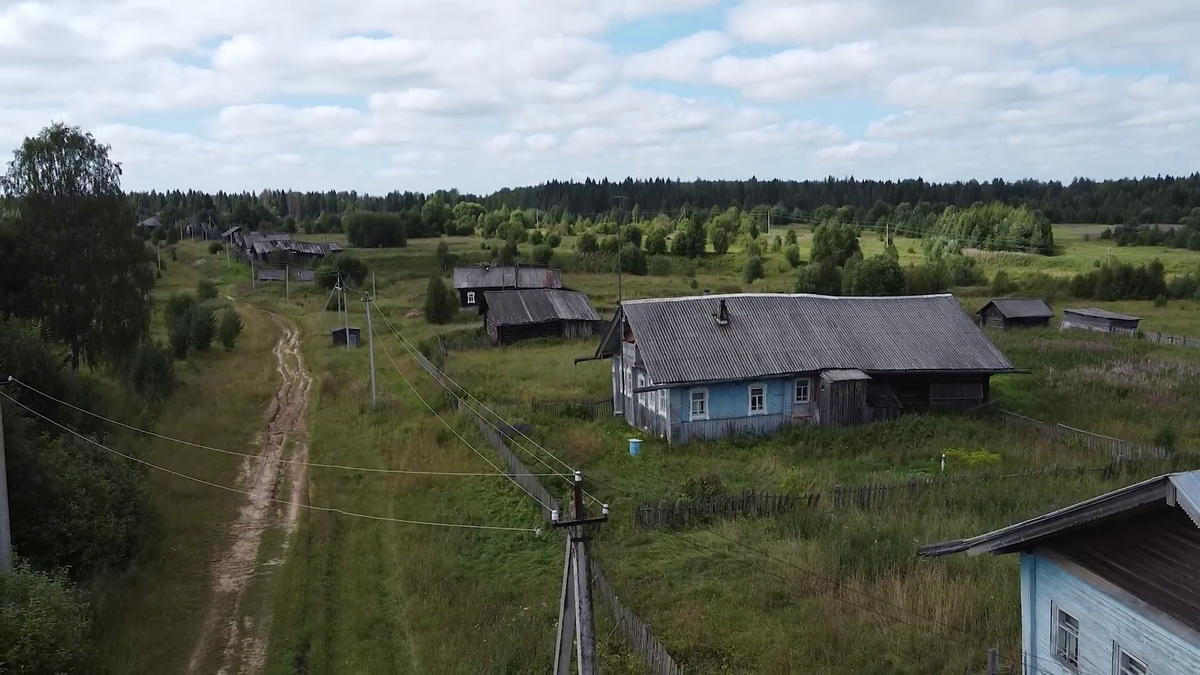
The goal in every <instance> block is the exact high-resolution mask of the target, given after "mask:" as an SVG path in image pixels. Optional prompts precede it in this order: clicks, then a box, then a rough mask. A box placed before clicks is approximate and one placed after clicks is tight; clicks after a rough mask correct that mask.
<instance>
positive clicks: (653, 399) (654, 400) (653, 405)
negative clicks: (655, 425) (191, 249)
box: [646, 382, 658, 413]
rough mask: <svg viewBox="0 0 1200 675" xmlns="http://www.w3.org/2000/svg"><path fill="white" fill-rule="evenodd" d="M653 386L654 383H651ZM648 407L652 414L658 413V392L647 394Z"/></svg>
mask: <svg viewBox="0 0 1200 675" xmlns="http://www.w3.org/2000/svg"><path fill="white" fill-rule="evenodd" d="M651 384H653V382H651ZM646 407H647V408H649V409H650V412H652V413H656V412H658V392H657V391H648V392H646Z"/></svg>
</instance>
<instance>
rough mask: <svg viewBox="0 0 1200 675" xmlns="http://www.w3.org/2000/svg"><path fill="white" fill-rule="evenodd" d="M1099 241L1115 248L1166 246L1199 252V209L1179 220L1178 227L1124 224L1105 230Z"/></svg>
mask: <svg viewBox="0 0 1200 675" xmlns="http://www.w3.org/2000/svg"><path fill="white" fill-rule="evenodd" d="M1100 239H1102V240H1111V241H1112V242H1113V243H1114V244H1116V245H1117V246H1167V247H1169V248H1186V249H1189V250H1192V251H1200V207H1197V208H1194V209H1192V211H1191V213H1189V214H1188V215H1187V216H1185V217H1184V218H1182V219H1180V220H1179V225H1178V227H1162V226H1160V225H1158V224H1144V223H1124V224H1122V225H1118V226H1117V227H1110V228H1106V229H1105V230H1104V231H1103V232H1101V233H1100Z"/></svg>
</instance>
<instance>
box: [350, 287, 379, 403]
mask: <svg viewBox="0 0 1200 675" xmlns="http://www.w3.org/2000/svg"><path fill="white" fill-rule="evenodd" d="M372 302H375V297H374V296H371V297H370V298H368V299H366V300H363V306H364V307H366V308H367V352H368V354H369V356H370V360H371V410H374V409H375V331H374V330H373V329H372V328H371V303H372ZM346 339H349V336H347V338H346Z"/></svg>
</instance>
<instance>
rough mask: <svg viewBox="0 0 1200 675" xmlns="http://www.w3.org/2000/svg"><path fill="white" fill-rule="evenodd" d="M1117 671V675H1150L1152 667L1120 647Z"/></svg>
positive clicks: (1118, 648)
mask: <svg viewBox="0 0 1200 675" xmlns="http://www.w3.org/2000/svg"><path fill="white" fill-rule="evenodd" d="M1116 671H1117V675H1149V673H1150V666H1149V665H1147V664H1146V662H1145V661H1143V660H1141V659H1139V658H1138V657H1136V656H1134V655H1133V654H1130V653H1129V652H1127V651H1125V650H1124V649H1123V648H1121V647H1120V646H1118V647H1117V668H1116Z"/></svg>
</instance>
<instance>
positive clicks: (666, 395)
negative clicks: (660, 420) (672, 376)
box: [658, 389, 671, 419]
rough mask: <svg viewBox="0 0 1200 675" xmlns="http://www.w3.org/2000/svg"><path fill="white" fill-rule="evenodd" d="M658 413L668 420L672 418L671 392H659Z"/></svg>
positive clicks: (666, 390)
mask: <svg viewBox="0 0 1200 675" xmlns="http://www.w3.org/2000/svg"><path fill="white" fill-rule="evenodd" d="M658 412H659V414H660V415H662V416H663V417H666V418H667V419H670V418H671V390H670V389H659V390H658Z"/></svg>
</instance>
